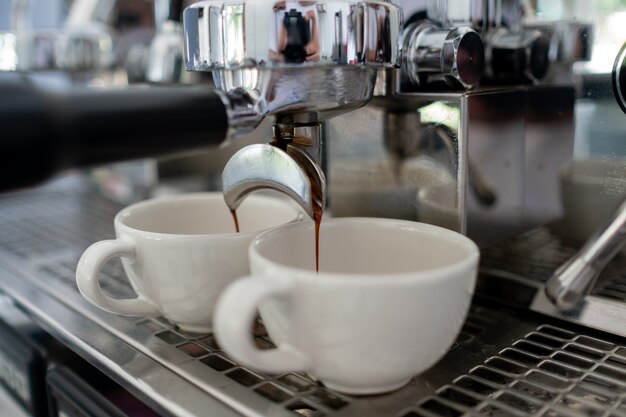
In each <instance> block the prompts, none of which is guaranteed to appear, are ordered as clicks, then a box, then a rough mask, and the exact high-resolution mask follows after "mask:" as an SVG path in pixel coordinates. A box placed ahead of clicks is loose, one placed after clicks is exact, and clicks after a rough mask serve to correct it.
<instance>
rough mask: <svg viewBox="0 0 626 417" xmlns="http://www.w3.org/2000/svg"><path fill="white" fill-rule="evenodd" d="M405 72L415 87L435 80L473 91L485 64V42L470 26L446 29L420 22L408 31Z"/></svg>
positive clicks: (404, 51)
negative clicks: (441, 80)
mask: <svg viewBox="0 0 626 417" xmlns="http://www.w3.org/2000/svg"><path fill="white" fill-rule="evenodd" d="M402 61H403V62H402V69H403V71H404V73H405V75H406V77H408V79H409V80H410V81H411V82H412V83H413V84H415V85H418V86H423V85H425V84H427V83H429V82H431V81H432V80H433V78H435V79H441V78H443V79H444V81H446V83H448V84H451V85H453V86H459V85H460V86H461V87H463V88H472V87H473V86H474V85H475V84H476V83H477V82H478V80H479V79H480V76H481V75H482V73H483V69H484V64H485V53H484V48H483V42H482V40H481V38H480V36H479V35H478V33H476V32H475V31H474V30H472V29H470V28H467V27H456V28H452V29H442V28H439V27H437V26H435V25H433V24H432V23H428V22H416V23H413V24H411V25H409V26H407V28H406V29H405V30H404V33H403V57H402Z"/></svg>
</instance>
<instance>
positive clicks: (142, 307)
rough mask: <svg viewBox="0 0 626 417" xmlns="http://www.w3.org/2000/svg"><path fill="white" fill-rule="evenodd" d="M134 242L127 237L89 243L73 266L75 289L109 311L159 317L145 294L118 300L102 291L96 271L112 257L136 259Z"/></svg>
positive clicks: (155, 308) (157, 311) (98, 271)
mask: <svg viewBox="0 0 626 417" xmlns="http://www.w3.org/2000/svg"><path fill="white" fill-rule="evenodd" d="M135 248H136V245H135V242H134V241H133V240H132V239H131V238H130V237H127V236H122V237H120V238H117V239H115V240H103V241H100V242H97V243H94V244H93V245H91V246H90V247H89V248H87V250H86V251H85V253H83V255H82V256H81V257H80V261H78V266H77V267H76V284H77V285H78V290H79V291H80V293H81V294H82V295H83V297H85V298H86V299H87V300H88V301H90V302H91V303H92V304H94V305H96V306H98V307H100V308H101V309H103V310H105V311H108V312H110V313H115V314H121V315H127V316H158V315H160V314H161V313H160V312H159V310H158V309H157V307H156V306H155V305H154V304H153V303H152V302H151V301H149V300H147V299H146V298H145V297H143V296H141V295H139V296H138V297H137V298H133V299H126V300H123V299H122V300H120V299H116V298H113V297H110V296H108V295H107V294H105V293H104V292H103V291H102V288H101V287H100V281H99V280H98V274H99V273H100V270H101V269H102V267H103V266H104V264H105V263H106V262H107V261H108V260H109V259H111V258H113V257H115V256H124V257H127V258H131V259H134V258H135Z"/></svg>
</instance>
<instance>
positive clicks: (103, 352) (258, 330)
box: [0, 183, 626, 417]
mask: <svg viewBox="0 0 626 417" xmlns="http://www.w3.org/2000/svg"><path fill="white" fill-rule="evenodd" d="M51 196H55V198H56V200H55V201H56V203H54V204H52V203H51V202H52V200H53V199H51V198H50V197H51ZM118 208H119V207H117V206H115V205H112V203H110V202H107V201H106V200H104V199H102V198H101V197H99V196H98V195H96V194H93V193H92V191H91V189H90V188H89V187H86V186H84V184H82V183H79V184H77V185H75V186H72V187H71V189H70V190H61V191H59V190H56V191H55V192H54V193H52V194H50V193H46V190H45V189H44V190H36V191H29V192H27V193H20V194H19V195H14V196H5V197H1V198H0V225H1V226H0V229H3V232H4V233H0V289H2V291H3V292H4V293H6V294H7V295H9V296H10V297H11V298H12V299H13V300H15V302H16V303H17V304H18V305H19V306H20V307H21V308H22V309H24V310H25V311H26V312H28V313H29V314H30V315H31V316H32V317H33V318H34V319H35V320H36V321H37V322H38V323H40V324H41V325H42V326H43V327H44V328H46V329H47V330H48V331H50V332H51V333H52V334H54V335H55V336H56V337H58V338H59V339H60V340H62V341H63V342H64V343H66V344H67V345H68V346H70V347H71V348H72V349H74V350H76V351H77V352H78V353H79V354H81V355H83V356H84V357H86V358H87V359H88V360H90V361H91V362H92V363H94V364H95V365H96V366H98V367H99V368H100V369H102V370H103V371H105V372H106V373H107V374H109V375H110V376H111V377H112V378H114V379H115V380H116V381H118V382H119V383H121V384H122V385H124V386H126V387H127V388H129V389H130V390H131V391H132V392H133V393H134V394H135V395H137V396H138V397H139V398H142V399H144V400H145V401H146V402H147V403H148V404H150V405H152V406H153V407H155V409H157V410H158V411H160V412H161V413H163V414H166V415H174V416H206V415H219V416H229V415H246V416H298V415H300V416H317V417H319V416H393V417H415V416H460V415H468V416H479V415H503V416H506V415H511V416H526V415H537V416H543V415H546V416H559V415H563V416H584V415H598V416H626V340H625V339H623V338H619V337H615V336H611V335H609V334H606V333H601V332H597V331H592V330H588V329H586V328H584V327H579V326H573V325H571V324H568V323H565V322H563V321H559V320H554V319H545V318H544V317H543V316H539V315H534V316H533V315H528V314H524V315H522V316H520V315H519V314H518V313H516V312H514V311H510V310H505V309H501V308H499V307H497V306H493V305H491V306H488V305H487V304H484V303H475V304H474V305H473V307H472V310H471V312H470V315H469V317H468V319H467V322H466V323H465V325H464V327H463V330H462V332H461V334H460V336H459V338H458V340H457V341H456V342H455V343H454V345H453V346H452V348H451V349H450V351H449V352H448V353H447V355H446V356H445V357H444V359H443V360H441V361H440V362H439V363H438V364H436V365H435V366H434V367H433V368H432V369H430V370H429V371H427V372H426V373H424V374H423V375H421V376H419V377H417V378H415V379H414V380H413V381H412V382H411V383H410V384H409V385H408V386H406V387H404V388H402V389H400V390H398V391H396V392H393V393H390V394H386V395H379V396H369V397H353V396H346V395H342V394H339V393H336V392H333V391H331V390H329V389H326V388H324V387H323V386H320V385H318V384H316V383H315V382H314V381H313V380H311V379H310V378H309V377H308V376H306V375H304V374H296V373H292V374H284V375H274V376H268V375H263V374H260V373H257V372H254V371H252V370H249V369H246V368H245V367H242V366H240V365H239V364H237V363H235V362H234V361H232V360H231V359H230V358H228V356H227V355H226V354H224V352H222V351H221V349H220V347H219V345H218V343H217V341H216V340H215V338H214V337H213V335H212V334H201V335H200V334H186V333H184V332H181V331H178V330H177V329H175V328H173V327H172V326H171V325H170V324H169V323H167V322H166V321H164V320H162V319H158V318H157V319H134V318H124V317H120V316H114V315H111V314H108V313H105V312H103V311H101V310H98V309H96V308H94V307H92V306H91V305H89V304H88V303H87V302H86V301H84V300H83V299H82V297H81V296H80V294H79V293H78V292H77V289H76V287H75V284H74V270H75V264H76V262H77V259H78V256H79V254H80V253H81V252H82V250H84V248H85V247H86V244H88V243H90V242H89V241H95V240H100V239H102V238H106V237H108V236H111V235H112V229H111V220H112V216H113V213H114V212H115V211H117V209H118ZM37 225H41V226H42V227H40V228H38V227H37ZM9 229H10V230H9ZM44 231H45V233H44ZM55 236H56V240H55ZM102 281H103V286H104V287H105V288H106V290H107V291H109V292H111V293H114V294H119V295H126V296H131V295H132V290H131V289H130V288H129V287H128V285H127V284H126V281H125V278H124V276H123V272H122V270H121V266H120V264H119V263H110V264H109V267H108V269H107V270H105V271H104V272H103V276H102ZM433 325H436V323H434V324H433ZM254 332H255V338H256V341H257V345H258V346H259V347H260V348H272V342H271V340H270V339H269V338H268V337H267V335H266V333H265V329H264V327H263V325H262V323H261V322H258V323H257V325H256V326H255V329H254ZM415 349H419V346H415Z"/></svg>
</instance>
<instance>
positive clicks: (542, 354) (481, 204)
mask: <svg viewBox="0 0 626 417" xmlns="http://www.w3.org/2000/svg"><path fill="white" fill-rule="evenodd" d="M156 3H159V2H155V5H156ZM165 3H166V2H160V3H159V4H160V5H161V6H163V8H157V9H155V11H157V15H158V16H161V18H158V17H157V19H156V21H157V22H160V23H158V28H157V36H156V37H155V38H154V41H153V42H152V43H151V46H150V47H149V48H148V49H146V50H145V51H143V52H142V54H140V55H141V56H142V57H143V58H142V59H143V61H142V62H144V63H147V64H149V65H147V66H146V67H145V68H147V69H148V71H147V72H145V77H146V79H147V80H148V81H150V82H151V83H152V84H151V85H150V86H149V87H146V86H143V85H141V86H139V85H138V86H126V87H124V88H122V89H98V90H94V89H89V88H80V89H76V88H72V89H67V90H64V91H50V90H49V89H42V88H41V86H40V85H38V84H36V83H33V82H31V81H30V80H28V79H25V78H24V77H23V76H22V75H21V74H19V73H15V72H10V73H5V74H2V73H0V92H1V93H0V126H1V128H0V129H1V130H0V137H1V138H2V141H1V142H0V146H2V147H3V148H2V151H1V152H0V154H2V155H3V156H5V163H4V164H0V188H1V189H2V190H3V191H4V193H3V194H2V195H0V230H2V231H3V233H1V234H0V294H3V296H5V298H6V299H7V300H10V302H11V303H12V304H13V306H14V307H15V308H17V309H19V310H20V311H22V312H24V313H26V315H27V316H28V317H29V319H30V320H32V321H33V322H34V323H36V324H37V325H38V326H40V327H41V328H42V329H43V330H44V331H45V332H47V333H49V334H50V335H52V336H53V337H54V338H55V339H57V340H59V341H60V342H61V343H62V344H63V345H65V346H67V347H68V348H70V349H71V350H72V351H74V352H76V353H77V354H78V355H80V356H81V357H83V358H84V359H86V360H87V361H89V362H90V363H91V364H92V365H94V366H95V367H97V368H98V369H99V370H101V371H102V372H103V373H104V374H106V375H107V377H109V378H111V379H112V380H114V381H115V382H116V383H117V384H119V385H120V386H121V387H123V388H124V389H125V390H127V391H128V392H130V393H132V394H133V395H134V396H135V397H137V398H138V399H139V400H141V401H142V402H144V403H145V404H146V405H148V406H149V407H150V408H151V409H152V410H154V411H155V412H157V413H159V414H161V415H164V416H175V417H178V416H180V417H187V416H205V415H219V416H241V415H244V416H280V417H282V416H285V417H287V416H317V417H319V416H329V417H330V416H393V417H416V416H426V417H436V416H473V417H477V416H484V415H492V416H496V415H497V416H519V417H523V416H578V417H584V416H596V415H597V416H607V417H608V416H611V417H612V416H624V415H626V411H625V410H626V408H625V407H626V383H625V382H624V381H626V328H625V327H624V325H623V323H624V319H625V318H626V281H625V279H624V270H625V267H626V265H625V263H624V257H623V256H624V254H623V250H622V249H621V246H622V243H623V241H624V239H623V229H624V227H623V224H624V212H626V211H625V209H624V208H623V205H622V206H621V207H620V205H621V204H622V201H623V200H624V198H625V197H626V184H625V183H624V178H626V169H624V164H623V162H622V159H623V158H624V157H625V155H626V149H624V146H623V141H620V140H619V138H620V137H622V136H623V131H624V130H625V129H624V128H625V124H624V123H625V121H626V116H624V114H623V113H622V111H621V109H620V107H621V106H625V104H624V100H623V97H625V96H626V94H625V93H622V86H623V85H624V80H622V78H623V76H624V74H626V72H622V70H621V68H622V66H623V62H624V56H625V54H624V53H623V52H620V51H619V49H620V48H619V47H620V46H621V45H622V44H623V43H624V42H625V41H626V33H624V34H622V33H621V32H620V27H621V26H625V25H624V23H626V22H624V18H623V12H621V11H620V9H619V6H615V5H613V6H609V5H606V4H600V3H597V4H596V3H588V2H576V1H571V2H547V1H544V0H537V1H530V0H529V1H526V0H519V1H517V0H471V1H460V0H426V1H421V2H420V1H415V2H413V1H403V2H402V1H398V2H395V1H394V2H391V1H387V0H361V1H355V0H328V1H293V2H289V1H285V2H283V1H261V0H245V1H244V0H241V1H234V0H233V1H226V0H208V1H199V2H189V4H188V7H187V8H186V9H184V11H182V13H181V16H178V13H177V10H176V8H175V7H174V8H172V7H171V3H170V4H165ZM557 3H558V4H557ZM168 7H169V9H168ZM159 10H160V12H158V11H159ZM164 10H169V11H168V12H165V11H164ZM587 17H588V18H589V20H587V19H586V18H587ZM181 22H182V24H181ZM622 35H623V36H622ZM620 36H622V37H623V38H620ZM180 37H182V38H183V41H182V42H181V39H180ZM177 45H178V47H180V48H182V51H179V52H177V49H176V48H177ZM616 45H617V47H615V46H616ZM0 62H3V61H1V60H0ZM182 66H185V67H186V69H187V70H189V71H190V72H189V73H187V74H184V75H183V73H182V72H180V71H178V70H180V69H181V67H182ZM207 75H209V76H210V77H211V78H212V82H209V81H207V80H206V76H207ZM203 78H204V79H203ZM189 84H190V85H189ZM5 92H8V93H6V94H5ZM620 100H621V101H620ZM625 107H626V106H625ZM5 138H6V139H5ZM251 138H252V139H251ZM251 142H255V143H252V144H250V143H251ZM7 144H8V145H9V146H7ZM225 145H229V146H232V147H234V148H238V149H237V150H236V152H234V154H233V155H232V157H231V158H230V159H229V160H228V161H227V162H226V163H224V164H223V166H222V165H220V166H219V170H220V171H221V172H222V186H221V188H222V189H223V193H224V197H225V201H226V204H228V206H229V207H230V208H231V209H236V208H237V207H238V205H239V204H240V203H241V202H242V201H243V200H244V199H245V198H246V197H247V196H248V195H250V194H251V193H253V192H256V191H259V190H274V191H279V192H281V193H282V194H286V195H287V196H289V197H290V198H291V199H293V200H294V201H295V202H296V203H297V204H298V205H299V206H300V207H301V208H302V210H303V211H304V212H305V213H307V214H308V216H309V217H312V218H313V217H314V216H315V215H316V213H319V211H320V210H321V209H323V210H324V212H325V214H324V216H335V217H341V216H369V217H393V218H403V219H407V220H413V221H420V222H427V223H432V224H435V225H439V226H442V227H446V228H449V229H452V230H455V231H458V232H460V233H463V234H466V235H467V236H469V237H470V238H472V239H473V240H474V241H476V242H477V243H478V244H479V246H480V247H481V267H480V274H479V279H478V285H477V289H476V296H475V299H474V301H473V305H472V308H471V310H470V313H469V315H468V317H467V320H466V322H465V325H464V326H463V329H462V331H461V333H460V335H459V337H458V339H457V340H456V342H455V343H454V344H453V346H452V347H451V348H450V350H449V351H448V353H447V354H446V356H445V357H444V358H443V359H442V360H441V361H440V362H439V363H437V364H436V365H435V366H434V367H433V368H431V369H430V370H428V371H426V372H425V373H423V374H422V375H419V376H417V377H416V378H414V380H413V381H412V382H411V383H410V384H409V385H407V386H406V387H404V388H402V389H400V390H398V391H395V392H392V393H389V394H385V395H379V396H349V395H344V394H340V393H337V392H335V391H333V390H331V389H329V388H327V387H324V386H323V385H320V384H319V383H318V382H316V381H314V380H312V379H311V378H310V377H309V376H307V375H306V374H301V373H287V374H280V375H266V374H263V373H259V372H256V371H254V370H251V369H248V368H246V367H244V366H242V365H241V364H239V363H237V362H236V361H234V360H232V358H230V357H228V355H226V354H225V353H224V352H223V351H222V350H221V348H220V345H219V340H216V338H215V336H214V334H212V333H207V334H194V333H189V332H185V331H182V330H180V329H178V328H176V327H175V326H173V325H172V324H171V323H169V322H168V321H166V320H165V319H162V318H131V317H121V316H112V315H110V314H108V313H106V312H103V311H101V310H98V309H96V308H94V307H93V306H91V305H90V304H88V303H87V302H86V301H85V300H84V299H83V298H82V297H81V296H80V294H79V292H78V291H77V289H76V286H75V280H74V275H75V269H76V263H77V261H78V257H79V255H80V254H81V253H82V252H83V251H84V249H85V248H86V247H87V246H88V245H89V244H91V243H93V242H94V241H97V240H101V239H106V238H111V237H113V236H114V235H113V230H112V228H111V220H112V218H113V216H114V215H115V213H116V212H117V211H119V209H120V208H121V205H120V204H119V202H115V201H112V200H111V199H109V198H106V197H105V196H103V195H102V194H101V193H100V192H99V190H98V189H94V187H93V184H92V182H90V181H85V178H84V177H83V176H82V175H80V173H76V171H74V172H73V173H71V172H70V173H67V172H65V174H64V175H63V176H61V177H59V178H56V179H54V180H52V181H50V182H48V183H46V184H44V185H43V186H39V187H36V188H29V189H26V190H16V187H27V186H33V185H35V184H37V183H39V182H41V181H43V180H45V179H47V178H49V177H50V176H52V175H53V174H55V173H58V172H59V171H63V170H67V169H69V168H72V169H76V168H83V167H91V166H94V165H98V164H102V163H110V162H114V161H120V160H125V159H133V158H144V157H160V156H163V155H171V154H180V153H185V152H189V151H193V150H196V149H205V148H206V147H207V146H209V147H210V146H213V147H218V146H225ZM35 150H36V151H35ZM7 155H10V157H6V156H7ZM18 173H19V174H18ZM594 230H595V231H596V232H595V235H594V234H593V231H594ZM577 232H578V233H577ZM416 250H419V248H416ZM100 281H101V283H102V286H103V289H104V290H105V291H106V292H109V293H110V294H115V295H117V296H120V297H124V296H125V297H131V298H132V297H133V296H134V292H133V290H132V288H131V287H130V286H129V285H128V282H127V280H126V279H125V276H124V272H123V270H122V268H121V265H117V264H113V263H110V264H108V266H107V269H105V270H104V271H103V274H102V277H101V279H100ZM433 325H434V326H436V325H437V323H436V317H435V318H433ZM251 337H252V338H254V341H255V342H256V344H257V346H258V347H259V348H262V349H271V348H273V342H272V340H271V339H270V338H269V337H268V336H267V332H266V331H265V328H264V326H263V323H262V322H261V321H260V320H259V321H257V323H256V324H255V326H254V328H253V329H252V330H251ZM418 348H419V347H416V349H418ZM1 353H2V350H1V349H0V381H1V380H3V378H4V379H6V378H5V376H4V374H3V370H6V369H9V368H10V367H7V366H1V365H2V361H3V360H5V356H6V355H5V356H2V355H1ZM384 359H385V358H381V360H384ZM337 366H338V367H340V366H341V364H340V363H338V364H337Z"/></svg>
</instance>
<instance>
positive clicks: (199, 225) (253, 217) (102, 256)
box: [76, 193, 300, 332]
mask: <svg viewBox="0 0 626 417" xmlns="http://www.w3.org/2000/svg"><path fill="white" fill-rule="evenodd" d="M299 215H300V212H299V211H298V210H297V209H296V208H294V207H293V206H292V205H290V204H288V203H287V202H286V201H284V200H280V199H278V198H273V197H267V196H257V195H252V196H250V197H248V198H247V199H246V200H245V201H244V202H243V203H242V205H241V206H240V208H239V209H238V210H237V216H238V218H239V225H240V229H241V233H235V226H234V221H233V218H232V216H231V213H230V211H229V210H228V208H227V206H226V204H225V203H224V198H223V196H222V194H221V193H197V194H186V195H179V196H172V197H164V198H157V199H153V200H148V201H144V202H141V203H137V204H134V205H132V206H129V207H127V208H125V209H123V210H122V211H120V212H119V213H118V214H117V216H115V220H114V224H115V233H116V236H117V239H115V240H103V241H100V242H97V243H95V244H93V245H92V246H90V247H89V248H88V249H87V250H86V251H85V253H83V255H82V257H81V258H80V261H79V263H78V267H77V270H76V282H77V284H78V289H79V290H80V292H81V294H82V295H83V296H84V297H85V298H86V299H87V300H89V301H90V302H91V303H93V304H95V305H96V306H98V307H100V308H101V309H103V310H106V311H108V312H111V313H116V314H121V315H131V316H160V315H162V316H164V317H165V318H167V319H169V320H170V321H172V322H173V323H175V324H176V325H178V326H179V327H181V328H183V329H185V330H189V331H195V332H205V331H209V330H211V316H212V312H213V307H214V305H215V302H216V301H217V298H218V296H219V295H220V293H221V291H222V290H223V289H224V288H225V287H226V286H227V285H228V284H230V283H231V282H232V281H233V280H235V279H236V278H240V277H242V276H245V275H247V274H248V273H249V262H248V247H249V245H250V242H251V241H252V240H253V239H254V238H255V237H256V236H257V235H258V234H259V233H260V232H261V231H263V230H265V229H268V228H271V227H274V226H278V225H281V224H284V223H288V222H291V221H295V220H296V219H298V218H299ZM116 256H120V257H122V264H123V266H124V270H125V271H126V275H127V276H128V279H129V281H130V284H131V285H132V287H133V289H134V290H135V292H136V293H137V298H133V299H115V298H113V297H111V296H109V295H107V294H105V293H104V292H103V291H102V289H101V288H100V283H99V281H98V274H99V272H100V270H101V268H102V267H103V265H104V264H105V263H106V262H107V261H108V260H109V259H111V258H113V257H116Z"/></svg>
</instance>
